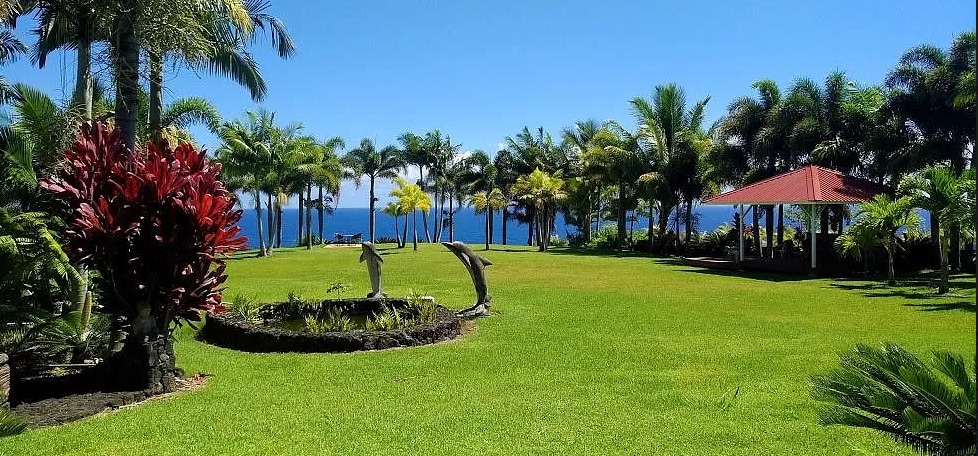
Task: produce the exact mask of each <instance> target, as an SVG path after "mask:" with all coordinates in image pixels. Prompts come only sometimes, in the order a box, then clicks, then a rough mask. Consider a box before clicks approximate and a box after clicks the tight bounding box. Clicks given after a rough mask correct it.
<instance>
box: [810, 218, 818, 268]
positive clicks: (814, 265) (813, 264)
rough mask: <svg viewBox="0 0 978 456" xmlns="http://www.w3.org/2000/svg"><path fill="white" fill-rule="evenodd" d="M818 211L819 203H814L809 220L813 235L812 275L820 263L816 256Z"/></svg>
mask: <svg viewBox="0 0 978 456" xmlns="http://www.w3.org/2000/svg"><path fill="white" fill-rule="evenodd" d="M817 213H818V204H812V213H811V215H812V216H811V221H810V222H809V225H810V226H809V230H810V232H811V236H812V275H816V271H817V266H816V265H817V264H818V263H816V260H815V256H816V254H815V252H816V250H818V249H817V243H816V242H815V223H816V222H817V220H815V216H816V214H817Z"/></svg>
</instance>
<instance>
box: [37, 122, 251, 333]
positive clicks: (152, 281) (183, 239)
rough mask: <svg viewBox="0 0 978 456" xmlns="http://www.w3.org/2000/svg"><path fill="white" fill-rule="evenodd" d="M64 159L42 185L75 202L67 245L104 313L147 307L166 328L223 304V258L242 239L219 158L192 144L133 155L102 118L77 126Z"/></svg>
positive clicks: (156, 147) (149, 147) (130, 312)
mask: <svg viewBox="0 0 978 456" xmlns="http://www.w3.org/2000/svg"><path fill="white" fill-rule="evenodd" d="M65 159H66V161H65V166H64V167H63V168H62V169H61V170H60V172H58V173H57V174H55V175H53V176H50V177H48V178H46V179H45V180H44V181H43V182H42V187H43V188H45V189H47V190H48V191H50V192H52V193H53V194H54V195H55V196H56V197H58V198H59V199H60V200H61V201H62V202H63V203H65V204H67V205H68V207H69V208H71V209H72V214H71V216H70V217H69V218H68V220H67V223H68V230H67V248H68V250H69V252H70V253H71V254H72V256H74V257H75V258H76V259H78V260H79V261H81V262H82V263H83V264H87V265H90V266H94V267H95V268H96V269H97V270H98V271H99V272H100V273H101V275H102V278H103V280H104V281H105V284H106V286H107V288H109V289H107V290H105V291H106V296H105V297H104V298H105V299H104V301H103V302H104V304H105V305H106V307H107V310H108V311H109V312H112V313H116V314H120V315H125V316H128V317H130V318H133V317H134V316H135V315H136V313H137V312H138V309H139V307H143V308H145V305H146V304H148V306H149V310H150V313H151V315H152V317H153V318H154V320H155V321H156V325H157V328H159V329H160V330H165V329H166V328H168V327H169V324H170V322H179V321H180V319H181V318H183V319H187V320H199V319H200V311H201V310H205V311H215V310H221V308H222V306H221V291H222V288H221V284H222V283H224V281H225V280H226V279H227V275H225V274H224V269H225V263H224V261H223V259H222V255H223V254H227V253H230V252H233V251H235V250H238V249H241V248H243V247H244V246H245V243H246V242H247V240H246V239H245V238H244V237H243V236H241V235H240V232H241V228H239V227H238V220H239V219H240V218H241V210H238V209H235V208H234V204H235V197H234V194H233V193H231V192H229V191H228V190H227V189H226V188H225V187H224V184H223V183H221V181H220V180H219V174H220V170H221V165H220V164H219V163H214V162H211V161H210V160H208V159H207V157H206V156H205V154H204V152H202V151H201V152H199V151H197V150H195V149H194V147H193V145H191V144H181V145H179V146H177V147H176V148H172V147H170V146H169V145H168V144H166V143H165V142H164V143H163V144H160V145H156V144H152V143H150V144H147V145H146V148H145V149H144V150H136V151H135V152H130V151H129V150H127V149H126V148H125V147H124V146H123V144H122V142H121V141H120V137H119V131H118V130H117V129H116V130H113V131H111V132H109V131H107V130H106V128H105V126H104V125H103V124H101V123H99V124H96V125H94V126H92V125H85V126H83V127H82V130H81V133H80V134H79V135H78V137H77V139H76V140H75V143H74V145H73V146H72V147H71V148H70V149H68V150H67V151H66V152H65Z"/></svg>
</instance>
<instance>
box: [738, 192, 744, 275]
mask: <svg viewBox="0 0 978 456" xmlns="http://www.w3.org/2000/svg"><path fill="white" fill-rule="evenodd" d="M737 225H738V226H737V241H738V242H737V264H740V262H741V261H743V260H744V205H743V204H741V205H740V217H737Z"/></svg>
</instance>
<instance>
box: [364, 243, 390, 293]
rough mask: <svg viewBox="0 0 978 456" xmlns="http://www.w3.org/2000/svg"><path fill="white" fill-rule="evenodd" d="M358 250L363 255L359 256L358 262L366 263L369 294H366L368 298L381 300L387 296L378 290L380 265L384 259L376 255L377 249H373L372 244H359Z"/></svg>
mask: <svg viewBox="0 0 978 456" xmlns="http://www.w3.org/2000/svg"><path fill="white" fill-rule="evenodd" d="M360 248H362V249H363V253H361V254H360V262H361V263H363V262H364V261H366V262H367V274H369V275H370V289H371V291H370V293H367V297H368V298H383V297H386V296H387V295H386V294H385V293H384V292H383V290H381V288H380V264H381V263H383V262H384V258H383V257H381V256H380V254H379V253H377V248H376V247H374V243H373V242H361V243H360Z"/></svg>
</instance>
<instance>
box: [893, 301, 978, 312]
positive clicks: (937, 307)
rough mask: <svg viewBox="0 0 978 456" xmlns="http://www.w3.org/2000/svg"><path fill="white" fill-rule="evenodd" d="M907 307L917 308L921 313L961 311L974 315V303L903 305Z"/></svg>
mask: <svg viewBox="0 0 978 456" xmlns="http://www.w3.org/2000/svg"><path fill="white" fill-rule="evenodd" d="M904 305H905V306H907V307H917V308H918V310H920V311H921V312H938V311H943V310H963V311H965V312H971V313H975V302H974V301H958V302H947V303H936V302H933V303H924V304H904Z"/></svg>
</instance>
